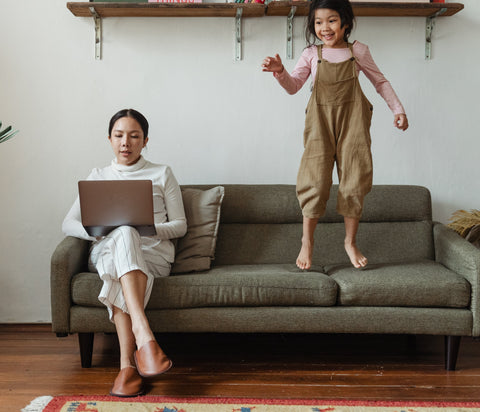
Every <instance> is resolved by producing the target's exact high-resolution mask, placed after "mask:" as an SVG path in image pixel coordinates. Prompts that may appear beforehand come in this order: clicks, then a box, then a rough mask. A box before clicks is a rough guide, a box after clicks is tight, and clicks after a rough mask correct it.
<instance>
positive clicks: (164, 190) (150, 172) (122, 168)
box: [62, 109, 187, 397]
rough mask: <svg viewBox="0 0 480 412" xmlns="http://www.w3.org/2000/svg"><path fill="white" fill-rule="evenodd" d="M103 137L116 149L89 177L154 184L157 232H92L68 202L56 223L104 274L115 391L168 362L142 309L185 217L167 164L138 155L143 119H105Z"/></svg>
mask: <svg viewBox="0 0 480 412" xmlns="http://www.w3.org/2000/svg"><path fill="white" fill-rule="evenodd" d="M108 140H109V141H110V144H111V146H112V149H113V153H114V154H115V159H114V160H113V161H112V163H111V165H110V166H107V167H104V168H102V169H93V170H92V172H91V173H90V175H89V176H88V178H87V179H89V180H125V179H148V180H152V183H153V195H154V199H155V200H154V219H155V229H156V232H157V234H156V236H152V237H146V236H140V235H139V233H138V231H137V230H136V229H134V228H132V227H129V226H120V227H118V228H117V229H114V230H113V231H112V232H110V233H109V234H108V235H106V236H104V237H100V238H92V237H90V236H89V235H88V234H87V232H86V231H85V229H84V227H83V226H82V223H81V214H80V202H79V199H78V198H77V200H76V201H75V203H74V204H73V206H72V208H71V209H70V211H69V212H68V214H67V216H66V218H65V220H64V222H63V226H62V229H63V232H64V233H65V235H69V236H75V237H79V238H82V239H87V240H91V241H93V244H92V247H91V249H90V258H89V268H90V270H91V271H96V272H98V274H99V276H100V278H101V279H102V280H103V288H102V290H101V292H100V295H99V297H98V298H99V300H100V301H101V302H102V303H103V304H104V305H105V306H106V307H107V309H108V314H109V317H110V320H111V321H112V322H113V323H114V324H115V327H116V330H117V335H118V340H119V344H120V372H119V374H118V376H117V378H116V379H115V382H114V384H113V387H112V389H111V391H110V394H111V395H114V396H120V397H129V396H138V395H141V394H142V393H143V392H144V386H143V380H142V377H153V376H157V375H159V374H161V373H164V372H166V371H167V370H168V369H170V367H171V366H172V362H171V361H170V359H169V358H168V357H167V356H166V355H165V353H164V352H163V351H162V349H161V348H160V346H159V345H158V343H157V341H156V340H155V336H154V335H153V332H152V330H151V328H150V325H149V323H148V320H147V317H146V316H145V306H146V305H147V303H148V301H149V299H150V294H151V292H152V285H153V280H154V278H155V277H159V276H168V275H169V273H170V265H171V263H172V262H173V259H174V246H173V244H172V242H171V241H170V239H173V238H178V237H182V236H183V235H184V234H185V232H186V230H187V224H186V219H185V212H184V209H183V202H182V195H181V192H180V187H179V185H178V183H177V181H176V179H175V177H174V175H173V173H172V171H171V169H170V168H169V167H168V166H165V165H157V164H153V163H150V162H149V161H147V160H145V159H144V158H143V157H142V155H141V152H142V149H143V148H144V147H145V145H146V144H147V142H148V121H147V119H145V117H144V116H143V115H142V114H141V113H139V112H137V111H136V110H133V109H125V110H121V111H119V112H118V113H116V114H115V115H114V116H113V117H112V119H111V120H110V124H109V129H108Z"/></svg>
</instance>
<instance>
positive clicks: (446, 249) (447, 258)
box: [433, 222, 480, 336]
mask: <svg viewBox="0 0 480 412" xmlns="http://www.w3.org/2000/svg"><path fill="white" fill-rule="evenodd" d="M433 237H434V242H435V260H436V261H437V262H439V263H441V264H442V265H444V266H446V267H447V268H449V269H450V270H453V271H454V272H456V273H458V274H460V275H462V276H463V277H465V279H467V280H468V281H469V282H470V285H471V288H472V296H471V304H470V305H471V307H470V309H471V311H472V314H473V329H472V336H480V296H479V294H480V250H479V249H477V248H476V247H475V246H473V245H472V244H471V243H470V242H468V241H467V240H465V239H464V238H463V237H461V236H460V235H459V234H458V233H456V232H455V231H454V230H452V229H450V228H448V227H447V226H445V225H443V224H441V223H436V222H435V223H434V226H433Z"/></svg>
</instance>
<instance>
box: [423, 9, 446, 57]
mask: <svg viewBox="0 0 480 412" xmlns="http://www.w3.org/2000/svg"><path fill="white" fill-rule="evenodd" d="M446 11H447V9H446V8H445V7H443V8H441V9H440V10H438V11H437V12H436V13H435V14H434V15H433V16H430V17H427V21H426V25H425V60H431V59H432V32H433V28H434V27H435V19H436V18H437V17H438V16H441V15H442V14H444V13H445V12H446Z"/></svg>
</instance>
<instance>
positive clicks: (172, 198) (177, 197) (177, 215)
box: [155, 167, 187, 239]
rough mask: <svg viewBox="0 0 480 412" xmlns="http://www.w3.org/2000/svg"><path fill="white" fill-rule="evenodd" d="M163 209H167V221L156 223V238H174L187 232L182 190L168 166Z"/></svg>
mask: <svg viewBox="0 0 480 412" xmlns="http://www.w3.org/2000/svg"><path fill="white" fill-rule="evenodd" d="M164 201H165V210H166V211H167V217H168V221H167V222H165V223H156V224H155V229H156V230H157V236H156V237H157V238H160V239H175V238H179V237H182V236H184V235H185V233H187V219H186V218H185V210H184V208H183V200H182V192H181V190H180V186H179V185H178V183H177V180H176V179H175V176H174V175H173V172H172V170H171V169H170V168H169V167H168V168H167V171H166V179H165V188H164Z"/></svg>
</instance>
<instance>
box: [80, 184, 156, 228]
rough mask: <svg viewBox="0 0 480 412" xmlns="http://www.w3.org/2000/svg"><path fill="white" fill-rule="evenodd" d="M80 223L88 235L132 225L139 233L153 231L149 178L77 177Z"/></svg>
mask: <svg viewBox="0 0 480 412" xmlns="http://www.w3.org/2000/svg"><path fill="white" fill-rule="evenodd" d="M78 193H79V196H80V211H81V215H82V225H83V227H84V228H85V230H86V231H87V233H88V234H89V235H90V236H95V237H96V236H105V235H107V234H108V233H110V232H111V231H112V230H113V229H115V228H117V227H119V226H124V225H126V226H132V227H134V228H135V229H137V230H138V233H140V235H142V236H153V235H156V233H157V232H156V230H155V224H154V220H153V188H152V181H151V180H80V181H79V182H78Z"/></svg>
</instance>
